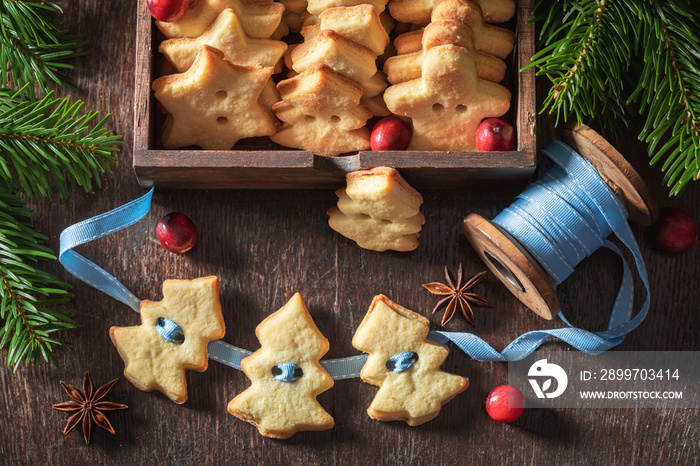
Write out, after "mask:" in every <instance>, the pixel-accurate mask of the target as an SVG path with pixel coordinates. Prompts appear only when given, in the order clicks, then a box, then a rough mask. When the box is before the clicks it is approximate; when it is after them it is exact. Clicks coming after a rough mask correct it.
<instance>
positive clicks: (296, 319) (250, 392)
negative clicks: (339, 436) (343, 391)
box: [228, 293, 334, 439]
mask: <svg viewBox="0 0 700 466" xmlns="http://www.w3.org/2000/svg"><path fill="white" fill-rule="evenodd" d="M255 335H256V336H257V337H258V340H260V349H259V350H257V351H256V352H255V353H253V354H252V355H250V356H248V357H247V358H245V359H244V360H243V361H242V363H241V366H242V368H243V372H245V374H246V376H248V378H249V379H250V381H251V386H250V387H249V388H248V389H246V390H245V391H244V392H243V393H241V394H239V395H238V396H236V397H235V398H234V399H233V400H231V402H230V403H229V405H228V411H229V412H230V413H231V414H233V415H234V416H236V417H237V418H239V419H242V420H244V421H246V422H249V423H251V424H253V425H254V426H255V427H257V428H258V431H260V434H262V435H264V436H265V437H271V438H279V439H284V438H289V437H291V436H292V435H294V433H296V432H298V431H302V430H327V429H330V428H332V427H333V425H334V421H333V418H332V417H331V416H330V414H328V413H327V412H326V411H325V410H324V409H323V408H322V407H321V405H320V404H319V403H318V401H316V397H317V396H318V395H319V394H321V393H323V392H325V391H326V390H329V389H330V388H331V387H333V379H332V378H331V376H330V375H329V374H328V372H326V371H325V370H324V369H323V367H322V366H321V364H320V363H319V360H320V359H321V357H322V356H323V355H324V354H326V352H328V340H326V338H325V337H324V336H323V334H321V332H320V331H319V330H318V328H317V327H316V324H314V321H313V319H312V318H311V316H310V315H309V312H308V311H307V310H306V307H305V306H304V303H303V302H302V300H301V296H300V295H299V293H296V294H295V295H294V296H293V297H292V299H290V300H289V302H288V303H287V304H285V305H284V307H282V309H280V310H279V311H277V312H275V313H274V314H272V315H271V316H269V317H267V318H266V319H265V320H263V321H262V322H261V323H260V325H258V327H257V328H256V329H255Z"/></svg>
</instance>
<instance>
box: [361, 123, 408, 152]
mask: <svg viewBox="0 0 700 466" xmlns="http://www.w3.org/2000/svg"><path fill="white" fill-rule="evenodd" d="M411 133H412V132H411V128H410V127H409V126H408V123H406V122H405V121H403V120H402V119H401V118H399V117H396V116H390V117H387V118H384V119H382V120H379V122H377V124H376V125H374V128H372V135H371V136H370V147H372V150H406V148H407V147H408V144H409V143H410V142H411Z"/></svg>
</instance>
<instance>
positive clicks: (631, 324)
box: [59, 141, 650, 380]
mask: <svg viewBox="0 0 700 466" xmlns="http://www.w3.org/2000/svg"><path fill="white" fill-rule="evenodd" d="M543 152H544V154H545V155H547V156H549V157H550V158H551V159H552V160H553V161H554V162H555V163H556V164H557V165H558V167H559V169H560V170H561V173H557V174H556V176H549V177H547V178H545V179H544V180H542V182H540V183H537V184H536V185H535V186H540V187H543V186H544V187H543V188H538V187H535V188H533V191H526V192H525V193H524V194H525V196H526V197H529V196H531V195H532V196H535V197H538V196H537V195H538V193H537V190H538V189H545V188H547V189H549V186H548V181H547V180H548V179H561V180H562V182H563V183H564V189H562V190H559V192H560V194H558V196H559V199H556V203H555V204H553V205H548V204H547V205H546V206H545V208H544V211H546V212H550V211H551V212H550V213H553V214H552V215H545V216H543V215H542V211H543V210H542V207H541V206H539V207H538V209H539V212H538V211H529V210H528V209H529V208H530V207H529V206H528V205H527V204H528V202H531V201H525V203H524V204H519V205H517V206H516V207H514V208H513V209H512V210H510V211H509V212H513V211H516V212H520V211H521V210H522V211H525V212H528V216H529V217H531V218H532V220H531V222H530V225H529V226H528V228H529V229H532V230H533V231H534V232H536V233H537V234H536V235H535V236H534V238H535V239H534V240H528V239H522V241H523V242H524V243H528V242H529V244H534V245H536V246H537V245H539V246H542V245H540V244H539V243H538V242H537V241H538V240H537V239H536V238H537V237H540V236H542V235H545V233H543V232H541V231H538V226H543V225H546V223H547V222H551V221H552V219H555V220H556V221H558V222H561V223H560V224H559V225H558V226H556V227H555V228H554V229H553V230H552V229H548V230H547V231H548V232H549V233H548V234H550V235H557V234H558V233H557V230H558V229H562V230H566V229H571V230H572V231H574V232H575V233H576V234H575V235H572V236H571V237H567V239H566V241H572V239H571V238H572V237H576V236H579V235H589V234H591V233H590V231H594V232H595V231H598V233H597V235H596V236H598V237H599V238H595V240H596V241H599V242H600V243H601V244H603V245H604V246H605V247H607V248H609V249H611V250H613V251H614V252H616V253H617V254H618V255H619V256H620V257H622V253H621V252H620V250H619V249H618V248H617V247H616V246H615V245H614V244H613V243H610V242H609V241H606V240H604V239H601V238H603V235H604V234H605V233H607V232H608V228H607V227H605V225H596V226H594V225H591V224H587V222H588V220H586V221H585V222H583V223H576V222H578V221H579V220H580V219H579V218H578V217H577V215H575V214H577V213H580V212H578V211H576V209H575V208H572V209H569V210H566V209H568V208H567V207H566V205H565V204H562V203H561V200H567V201H572V202H574V204H578V203H582V206H585V208H586V209H589V210H590V211H591V212H594V214H592V216H593V217H599V216H600V218H602V219H604V220H605V223H607V225H608V227H609V231H611V232H613V233H615V234H616V236H617V237H618V238H619V239H620V240H621V241H622V242H623V243H624V244H625V246H627V248H628V249H629V250H630V251H631V252H632V255H633V256H634V260H635V263H636V266H637V271H638V273H639V276H640V278H641V280H642V282H643V283H644V286H645V288H646V292H647V293H646V300H645V302H644V304H643V306H642V309H641V310H640V311H639V312H638V313H637V315H636V316H635V317H634V318H632V304H633V295H634V282H633V280H632V275H631V272H630V268H629V265H628V264H627V262H626V261H625V260H624V258H623V266H624V267H623V272H624V273H623V280H622V284H621V285H620V289H619V291H618V296H617V298H616V300H615V305H614V306H613V310H612V313H611V317H610V321H609V325H608V329H607V330H606V331H603V332H595V333H593V332H589V331H586V330H583V329H579V328H575V327H573V326H571V324H570V323H569V322H568V321H567V320H566V319H565V318H564V316H563V315H562V314H561V313H560V314H559V317H560V318H561V319H562V321H563V322H564V323H565V324H566V325H568V328H558V329H551V330H536V331H532V332H528V333H525V334H524V335H521V336H519V337H518V338H516V339H515V340H514V341H513V342H512V343H510V344H509V345H508V346H507V347H506V348H505V349H504V350H503V351H501V352H498V351H496V350H495V349H494V348H493V347H491V346H490V345H489V344H488V343H486V342H485V341H484V340H482V339H481V338H479V337H478V336H476V335H474V334H471V333H466V332H465V333H461V332H443V331H433V332H430V334H429V337H430V338H432V339H434V340H436V341H438V342H440V343H447V342H448V341H451V342H453V343H454V344H455V345H456V346H457V347H459V348H460V349H461V350H462V351H464V352H465V353H466V354H468V355H469V356H471V357H472V358H473V359H476V360H478V361H509V360H511V361H515V360H519V359H522V358H524V357H526V356H527V355H528V354H530V353H532V352H533V351H535V350H536V349H537V348H538V347H539V346H540V345H541V344H542V343H543V342H544V341H545V340H546V339H547V338H549V337H551V336H554V337H557V338H559V339H561V340H562V341H564V342H566V343H568V344H570V345H571V346H573V347H574V348H577V349H579V350H581V351H583V352H585V353H588V354H599V353H601V352H603V351H606V350H608V349H610V348H612V347H614V346H617V345H619V344H620V343H622V341H624V339H625V337H626V336H627V334H628V333H629V332H630V331H632V330H633V329H634V328H636V327H637V326H638V325H639V324H641V322H642V321H643V320H644V318H645V317H646V314H647V312H648V310H649V303H650V291H649V279H648V276H647V272H646V267H645V265H644V260H643V258H642V255H641V252H640V251H639V246H638V245H637V243H636V240H635V238H634V235H633V234H632V231H631V229H630V227H629V224H628V223H627V211H626V209H625V207H624V206H623V205H622V203H621V201H620V200H619V199H618V198H617V197H616V196H615V195H614V193H613V192H612V191H611V189H610V188H609V187H608V185H607V184H606V183H605V182H604V181H603V180H602V178H601V177H600V175H599V174H598V173H597V172H596V170H595V169H594V168H593V166H592V165H591V164H590V163H589V162H587V161H586V160H584V159H583V158H582V157H581V156H580V155H579V154H577V153H576V152H575V151H574V150H573V149H571V148H570V147H569V146H567V145H565V144H563V143H561V142H559V141H556V142H555V143H554V144H553V145H552V146H550V147H549V148H548V149H546V150H545V151H543ZM575 192H576V193H580V194H579V195H577V198H576V199H575V200H572V199H571V197H570V196H571V194H567V193H575ZM152 196H153V188H152V189H151V190H150V191H149V192H148V193H147V194H146V195H144V196H142V197H141V198H139V199H136V200H134V201H131V202H129V203H128V204H125V205H123V206H121V207H118V208H117V209H114V210H112V211H110V212H107V213H105V214H102V215H99V216H97V217H94V218H91V219H88V220H85V221H82V222H79V223H77V224H75V225H72V226H70V227H68V228H66V229H65V230H64V231H63V232H62V233H61V237H60V250H59V260H60V262H61V264H62V265H63V266H64V267H65V268H66V270H68V272H70V273H71V274H73V275H74V276H76V277H77V278H79V279H80V280H81V281H83V282H85V283H87V284H89V285H90V286H92V287H94V288H96V289H98V290H100V291H102V292H104V293H106V294H108V295H110V296H112V297H113V298H115V299H117V300H119V301H121V302H123V303H125V304H127V305H128V306H130V307H131V308H132V309H134V310H135V311H137V312H138V311H139V303H140V300H139V299H138V298H136V297H135V296H134V295H133V293H131V292H130V291H129V290H128V289H126V287H124V285H122V284H121V283H120V282H119V281H118V280H117V279H116V278H114V277H113V276H112V275H110V274H109V273H107V272H105V271H104V270H103V269H102V268H100V267H99V266H97V265H96V264H94V263H93V262H91V261H89V260H87V259H85V258H84V257H82V256H81V255H79V254H78V253H76V252H75V251H73V248H75V247H77V246H79V245H82V244H85V243H88V242H90V241H92V240H95V239H97V238H101V237H103V236H106V235H109V234H111V233H113V232H115V231H118V230H121V229H123V228H126V227H128V226H130V225H133V224H134V223H136V222H138V221H139V220H141V219H142V218H143V217H145V216H146V214H147V213H148V211H149V209H150V205H151V198H152ZM523 199H525V198H523ZM538 199H540V200H538V201H537V202H540V203H542V202H545V203H546V202H549V201H547V200H546V199H547V196H544V197H541V198H540V197H538ZM516 202H517V201H516ZM569 205H572V204H569ZM579 207H580V208H582V209H583V207H581V206H579ZM562 209H564V210H562ZM584 210H585V209H584ZM525 217H526V216H525V215H520V216H518V215H516V214H511V213H506V214H503V215H502V216H499V220H498V221H499V223H500V224H501V225H503V226H502V227H503V228H504V229H507V228H509V227H510V225H511V224H512V221H513V218H515V219H517V220H518V221H520V220H521V218H525ZM579 217H580V216H579ZM575 225H578V226H575ZM584 230H590V231H589V232H585V231H584ZM513 231H514V232H515V228H513ZM513 234H514V235H515V234H518V233H517V232H515V233H513ZM562 234H563V233H562ZM556 241H558V240H555V242H556ZM562 241H564V239H562ZM591 241H593V240H592V239H590V238H586V239H585V241H582V243H583V244H585V245H586V246H585V247H584V246H581V248H582V249H589V250H590V249H593V248H594V243H592V242H591ZM572 244H573V243H572ZM560 253H561V251H559V252H551V253H547V252H543V253H541V255H540V256H539V257H540V258H541V259H542V260H543V261H545V262H546V261H547V260H548V259H546V258H547V257H553V256H559V255H560ZM533 254H534V253H533ZM537 254H540V253H537ZM571 262H575V261H574V260H571ZM565 263H566V261H561V263H560V264H558V265H557V264H554V263H551V262H547V267H548V268H551V269H552V270H553V271H554V270H555V269H557V268H558V267H559V266H563V265H562V264H565ZM569 265H571V263H570V264H569ZM557 276H558V277H559V278H560V279H563V278H565V276H566V272H563V273H561V274H558V273H557ZM562 277H563V278H562ZM208 351H209V357H210V358H211V359H213V360H215V361H218V362H221V363H224V364H227V365H229V366H231V367H233V368H236V369H240V368H241V367H240V361H241V360H242V359H243V358H245V357H246V356H248V355H250V354H251V352H250V351H248V350H244V349H241V348H238V347H236V346H234V345H231V344H229V343H226V342H224V341H222V340H216V341H213V342H211V343H209V346H208ZM366 359H367V355H356V356H349V357H345V358H338V359H329V360H322V361H321V364H322V365H323V366H324V368H325V369H326V370H327V371H328V373H329V374H331V376H332V377H333V378H334V379H336V380H340V379H347V378H354V377H359V373H360V370H361V369H362V366H363V365H364V363H365V361H366Z"/></svg>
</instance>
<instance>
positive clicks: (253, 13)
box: [156, 0, 284, 39]
mask: <svg viewBox="0 0 700 466" xmlns="http://www.w3.org/2000/svg"><path fill="white" fill-rule="evenodd" d="M227 8H231V9H232V10H233V11H234V12H235V13H236V16H238V18H240V20H241V25H242V26H243V30H244V31H245V32H246V34H248V37H254V38H256V39H269V38H270V36H272V34H273V33H274V32H275V30H276V29H277V26H279V24H280V21H281V20H282V13H284V5H282V4H281V3H277V2H272V1H269V2H268V1H246V0H197V1H196V2H194V3H192V5H190V7H189V8H188V9H187V12H185V14H184V15H183V16H182V18H180V19H178V20H177V21H172V22H169V23H167V22H165V21H156V26H158V29H160V31H161V32H162V33H163V35H165V37H167V38H168V39H172V38H178V37H199V36H201V35H202V34H203V33H204V31H205V30H206V29H207V28H208V27H209V26H210V25H211V23H213V22H214V20H216V17H217V16H219V13H221V12H222V11H224V10H225V9H227Z"/></svg>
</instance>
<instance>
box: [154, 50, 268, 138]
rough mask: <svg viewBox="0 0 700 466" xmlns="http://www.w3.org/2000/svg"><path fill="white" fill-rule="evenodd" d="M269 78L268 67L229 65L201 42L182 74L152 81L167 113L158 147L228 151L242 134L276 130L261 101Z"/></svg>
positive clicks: (253, 134)
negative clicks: (188, 66) (195, 146)
mask: <svg viewBox="0 0 700 466" xmlns="http://www.w3.org/2000/svg"><path fill="white" fill-rule="evenodd" d="M270 76H272V68H269V67H268V68H265V67H262V66H259V65H258V66H255V67H251V66H239V65H234V64H232V63H230V62H229V61H228V60H226V59H225V58H224V54H223V53H222V52H221V51H219V50H217V49H214V48H212V47H209V46H208V45H203V46H202V47H201V48H200V50H199V53H198V54H197V57H196V58H195V61H194V63H193V64H192V66H191V67H190V69H188V70H187V71H186V72H184V73H181V74H174V75H169V76H163V77H160V78H158V79H156V80H155V81H153V91H154V93H155V97H156V99H158V101H160V103H161V104H162V105H163V107H164V108H165V110H167V111H168V112H169V113H170V115H169V116H168V118H167V119H166V122H165V124H164V127H163V132H162V138H161V139H162V142H163V146H164V147H165V148H167V149H175V148H179V147H186V146H191V145H197V146H200V147H201V148H202V149H208V150H227V149H231V148H232V147H233V146H234V145H235V144H236V143H237V142H238V141H239V140H240V139H242V138H249V137H255V136H271V135H273V134H275V132H276V131H277V126H278V124H279V123H278V121H277V119H275V117H274V116H273V115H272V113H271V112H270V111H269V110H268V109H267V108H265V107H264V106H263V104H262V103H261V99H260V94H261V92H262V90H263V88H264V86H265V85H266V83H267V82H268V80H269V79H270Z"/></svg>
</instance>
